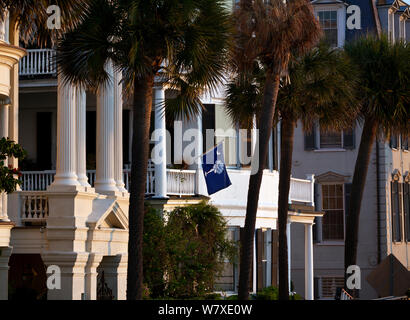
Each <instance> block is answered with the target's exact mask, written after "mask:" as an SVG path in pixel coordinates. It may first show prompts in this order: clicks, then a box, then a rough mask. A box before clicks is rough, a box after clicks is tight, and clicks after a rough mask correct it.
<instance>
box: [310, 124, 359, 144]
mask: <svg viewBox="0 0 410 320" xmlns="http://www.w3.org/2000/svg"><path fill="white" fill-rule="evenodd" d="M355 145H356V137H355V127H353V128H352V129H347V130H343V131H339V132H331V131H325V130H321V129H320V128H319V126H318V125H316V126H315V127H314V128H313V129H312V130H311V131H310V132H305V150H318V149H323V150H326V149H330V150H331V149H340V150H343V149H345V150H346V149H350V150H351V149H354V148H355Z"/></svg>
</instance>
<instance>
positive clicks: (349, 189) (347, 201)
mask: <svg viewBox="0 0 410 320" xmlns="http://www.w3.org/2000/svg"><path fill="white" fill-rule="evenodd" d="M351 193H352V184H351V183H345V228H346V222H347V217H348V215H349V206H350V195H351Z"/></svg>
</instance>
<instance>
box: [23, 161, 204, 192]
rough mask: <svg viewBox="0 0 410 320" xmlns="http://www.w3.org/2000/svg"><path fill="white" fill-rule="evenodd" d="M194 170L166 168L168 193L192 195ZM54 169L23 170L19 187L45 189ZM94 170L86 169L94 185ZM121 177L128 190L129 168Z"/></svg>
mask: <svg viewBox="0 0 410 320" xmlns="http://www.w3.org/2000/svg"><path fill="white" fill-rule="evenodd" d="M195 172H196V171H195V170H174V169H168V170H167V176H168V194H169V195H179V196H182V195H194V194H195ZM55 173H56V172H55V170H47V171H23V172H22V176H21V180H22V184H21V189H22V190H23V191H45V190H47V187H48V186H49V185H50V184H51V183H52V182H53V181H54V175H55ZM95 174H96V172H95V170H87V177H88V183H89V184H90V185H91V186H94V182H95ZM123 175H124V176H123V178H124V184H125V188H126V189H127V190H130V183H131V169H124V171H123ZM145 193H146V194H147V195H153V194H155V169H154V167H153V166H152V165H149V166H148V170H147V183H146V188H145Z"/></svg>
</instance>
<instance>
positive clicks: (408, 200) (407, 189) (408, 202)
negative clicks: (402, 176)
mask: <svg viewBox="0 0 410 320" xmlns="http://www.w3.org/2000/svg"><path fill="white" fill-rule="evenodd" d="M403 189H404V190H403V202H404V210H403V211H404V227H405V232H406V240H407V241H409V240H410V184H409V183H404V184H403Z"/></svg>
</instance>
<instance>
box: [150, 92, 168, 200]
mask: <svg viewBox="0 0 410 320" xmlns="http://www.w3.org/2000/svg"><path fill="white" fill-rule="evenodd" d="M164 101H165V90H164V88H163V87H162V84H161V85H158V86H155V87H154V108H155V136H154V139H155V149H156V150H157V151H159V152H157V156H156V157H157V159H153V161H154V163H155V197H156V198H166V197H167V151H166V148H167V142H166V125H165V114H164Z"/></svg>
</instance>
